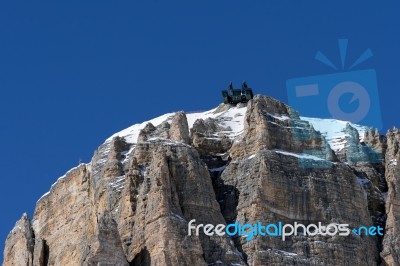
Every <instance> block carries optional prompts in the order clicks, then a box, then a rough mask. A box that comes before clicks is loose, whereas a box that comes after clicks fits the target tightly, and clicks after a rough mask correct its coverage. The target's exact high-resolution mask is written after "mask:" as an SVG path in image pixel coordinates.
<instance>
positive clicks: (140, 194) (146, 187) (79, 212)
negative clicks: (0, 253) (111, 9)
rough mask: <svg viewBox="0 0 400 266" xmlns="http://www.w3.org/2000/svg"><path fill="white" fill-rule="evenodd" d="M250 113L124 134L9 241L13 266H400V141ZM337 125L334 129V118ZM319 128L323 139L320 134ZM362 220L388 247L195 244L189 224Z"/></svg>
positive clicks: (219, 111)
mask: <svg viewBox="0 0 400 266" xmlns="http://www.w3.org/2000/svg"><path fill="white" fill-rule="evenodd" d="M321 123H322V125H323V124H324V123H325V124H326V123H327V120H321V119H312V118H302V117H300V116H299V114H298V113H297V112H296V111H295V110H293V109H291V108H290V107H289V106H287V105H285V104H283V103H282V102H279V101H277V100H275V99H273V98H270V97H267V96H262V95H258V96H256V97H255V98H254V99H253V100H251V101H250V102H249V103H248V104H247V105H242V104H239V105H238V106H236V107H233V106H230V105H225V104H222V105H220V106H219V107H217V108H215V109H212V110H210V111H206V112H202V113H188V114H185V113H184V112H177V113H170V114H166V115H163V116H161V117H158V118H155V119H153V120H150V121H148V122H144V123H142V124H137V125H134V126H132V127H130V128H128V129H126V130H123V131H121V132H119V133H116V134H115V135H113V136H112V137H110V138H109V139H107V140H106V142H105V143H103V144H102V145H101V146H100V147H99V148H98V150H97V151H96V152H95V154H94V156H93V159H92V161H91V162H90V163H88V164H81V165H79V166H78V167H76V168H74V169H72V170H71V171H69V172H68V173H67V174H66V175H65V176H63V177H61V178H60V179H58V181H57V182H56V183H55V184H54V185H53V186H52V188H51V190H50V192H49V193H47V194H45V195H44V196H43V197H42V198H41V199H39V201H38V202H37V204H36V209H35V213H34V217H33V219H32V221H30V220H29V219H28V217H27V216H26V215H24V216H23V217H22V218H21V220H20V221H18V222H17V224H16V226H15V228H14V229H13V230H12V232H11V233H10V234H9V236H8V238H7V241H6V247H5V250H4V262H3V265H379V264H381V263H382V264H384V263H386V264H388V265H397V264H396V263H397V262H398V261H399V258H400V251H399V248H398V247H399V238H398V234H397V232H398V230H399V229H400V228H399V218H400V213H399V210H398V209H397V207H396V206H398V205H399V203H398V202H397V201H399V197H398V196H397V195H398V193H397V192H396V191H397V187H399V185H398V182H399V178H400V177H399V168H398V166H397V160H398V157H399V156H400V155H399V154H400V153H399V140H400V135H399V132H398V130H393V131H389V132H388V134H387V137H384V136H381V135H379V133H378V132H376V131H374V130H370V129H367V128H364V127H360V126H357V125H352V124H346V123H343V122H341V121H330V123H331V125H332V123H337V125H339V124H340V125H342V126H341V127H339V129H337V128H335V130H336V131H338V132H336V133H338V134H336V135H332V134H331V135H330V133H332V132H326V131H324V130H322V129H321V128H324V126H321ZM328 123H329V121H328ZM316 129H319V130H320V131H321V132H320V131H317V130H316ZM191 219H196V222H197V223H211V224H219V223H225V224H226V223H230V222H233V221H239V222H240V223H242V224H244V223H255V222H257V221H261V222H263V223H269V222H277V221H282V222H284V223H293V222H294V221H298V222H303V223H305V224H309V223H314V222H318V221H320V222H322V223H330V222H337V223H339V222H340V223H349V224H350V225H351V226H354V227H355V226H360V225H366V226H368V225H381V226H386V234H385V237H384V238H383V239H382V238H378V237H359V236H356V235H354V234H353V235H350V236H348V237H322V236H314V237H311V236H308V237H306V236H293V237H289V239H288V240H287V241H284V242H283V241H281V240H280V239H278V238H272V237H261V236H256V237H255V238H254V239H253V240H251V241H246V240H245V239H244V238H240V237H239V238H230V237H228V236H223V237H220V236H216V235H214V236H211V237H209V236H206V235H204V234H200V236H193V235H192V236H188V232H187V230H188V229H187V224H188V222H189V221H190V220H191Z"/></svg>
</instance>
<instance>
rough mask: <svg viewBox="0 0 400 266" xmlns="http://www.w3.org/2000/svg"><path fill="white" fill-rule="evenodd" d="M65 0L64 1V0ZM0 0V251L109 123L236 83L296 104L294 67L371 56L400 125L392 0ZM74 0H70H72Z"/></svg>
mask: <svg viewBox="0 0 400 266" xmlns="http://www.w3.org/2000/svg"><path fill="white" fill-rule="evenodd" d="M55 2H57V3H55ZM63 2H65V3H61V1H46V2H41V3H38V2H37V1H34V2H33V1H30V2H28V3H22V2H19V1H1V2H0V147H1V154H2V155H1V160H0V168H1V179H2V180H1V186H0V187H1V193H0V197H1V199H0V211H1V216H2V219H1V224H0V225H1V226H0V241H1V245H0V249H1V250H3V242H4V240H5V238H6V235H7V234H8V232H9V231H10V230H11V229H12V227H13V225H14V223H15V222H16V220H17V219H19V218H20V216H21V215H22V213H23V212H28V214H29V215H30V217H32V213H33V210H34V207H35V203H36V200H37V199H38V198H39V197H40V196H41V195H42V194H44V193H45V192H47V191H48V190H49V188H50V186H51V184H52V183H54V182H55V180H56V179H57V178H58V177H59V176H62V175H63V174H64V173H65V172H66V171H67V170H68V169H70V168H71V167H74V166H76V165H77V163H78V162H79V160H80V159H81V160H82V161H83V162H89V161H90V159H91V156H92V155H93V151H94V150H95V149H96V148H97V147H98V146H99V145H100V144H101V143H102V142H103V141H104V140H105V139H106V138H107V137H109V136H110V135H111V134H112V133H114V132H116V131H119V130H120V129H123V128H125V127H128V126H129V125H131V124H134V123H137V122H141V121H143V120H146V119H149V118H152V117H155V116H157V115H160V114H163V113H166V112H171V111H176V110H186V111H193V110H206V109H210V108H212V107H214V106H216V105H217V104H219V103H220V101H221V97H220V90H221V89H222V88H224V87H225V86H226V85H227V84H228V82H229V81H233V82H234V83H236V84H237V85H239V83H240V82H241V81H242V80H246V81H247V82H248V84H249V85H250V86H251V87H253V89H254V90H255V92H256V93H262V94H268V95H271V96H273V97H276V98H278V99H280V100H283V101H286V100H287V98H286V97H287V96H286V88H285V82H286V80H287V79H289V78H294V77H302V76H310V75H318V74H327V73H335V71H334V70H332V69H330V68H328V67H326V66H324V65H322V64H321V63H319V62H317V61H316V60H314V55H315V52H316V51H317V50H321V51H323V52H324V53H325V54H326V55H327V56H329V58H331V59H332V60H333V61H334V62H335V63H338V62H339V58H340V57H339V53H338V48H337V39H338V38H348V39H349V48H348V60H349V61H354V60H355V59H356V58H357V57H358V56H359V55H360V54H361V53H362V52H363V51H364V50H365V49H366V48H371V50H372V51H373V53H374V57H372V58H371V59H370V60H368V61H367V62H365V63H363V64H362V65H360V68H361V69H364V68H374V69H375V70H376V72H377V76H378V87H379V93H380V98H381V105H382V115H383V123H384V128H385V130H384V131H386V129H387V128H391V127H393V126H394V125H396V126H397V127H398V126H400V116H399V112H398V106H399V102H400V98H399V95H400V93H399V88H400V81H399V73H400V67H399V63H400V51H399V47H400V27H399V25H400V16H399V12H400V8H399V5H398V4H395V1H384V2H378V1H357V2H355V1H353V2H352V3H350V1H290V2H289V1H278V0H276V1H272V0H270V1H257V2H256V1H232V0H229V1H215V0H212V1H144V0H141V1H63ZM67 2H68V3H67Z"/></svg>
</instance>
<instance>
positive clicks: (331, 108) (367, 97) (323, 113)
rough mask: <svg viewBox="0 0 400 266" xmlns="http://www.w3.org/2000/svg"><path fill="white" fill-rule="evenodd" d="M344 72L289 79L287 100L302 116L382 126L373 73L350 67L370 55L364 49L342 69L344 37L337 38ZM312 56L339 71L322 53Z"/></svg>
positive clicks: (344, 48) (369, 70)
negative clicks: (346, 68) (354, 69)
mask: <svg viewBox="0 0 400 266" xmlns="http://www.w3.org/2000/svg"><path fill="white" fill-rule="evenodd" d="M338 42H339V50H340V59H341V68H342V71H343V72H338V73H334V74H326V75H318V76H309V77H302V78H294V79H289V80H287V82H286V88H287V95H288V102H289V105H291V106H292V107H293V108H294V109H296V110H298V111H299V112H300V114H301V115H302V116H307V117H319V118H334V119H338V120H344V121H350V122H352V123H357V124H362V125H367V126H371V127H374V128H377V129H381V128H382V119H381V112H380V107H379V95H378V86H377V81H376V72H375V70H373V69H366V70H357V71H353V70H352V69H353V68H354V67H356V66H357V65H359V64H361V63H362V62H364V61H365V60H367V59H369V58H370V57H371V56H372V52H371V50H370V49H367V50H366V51H365V52H364V53H363V54H361V56H360V57H359V58H358V59H357V60H356V61H355V62H354V63H353V64H352V65H350V67H349V68H348V71H344V70H345V61H346V52H347V44H348V40H347V39H340V40H339V41H338ZM315 59H317V60H318V61H320V62H322V63H324V64H325V65H327V66H329V67H331V68H333V69H335V70H338V67H337V66H336V65H335V64H333V63H332V61H331V60H329V59H328V58H327V57H326V56H325V55H324V54H323V53H322V52H320V51H318V52H317V54H316V56H315Z"/></svg>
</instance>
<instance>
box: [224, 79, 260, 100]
mask: <svg viewBox="0 0 400 266" xmlns="http://www.w3.org/2000/svg"><path fill="white" fill-rule="evenodd" d="M222 97H224V103H230V104H238V103H247V102H248V101H250V100H251V99H253V90H252V89H251V88H249V87H248V86H247V83H246V82H245V81H244V82H243V84H242V88H241V89H234V88H233V85H232V82H231V83H230V84H229V86H228V89H227V90H223V91H222Z"/></svg>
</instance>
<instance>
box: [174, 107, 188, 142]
mask: <svg viewBox="0 0 400 266" xmlns="http://www.w3.org/2000/svg"><path fill="white" fill-rule="evenodd" d="M169 135H170V139H171V140H174V141H178V142H182V143H185V144H189V142H190V138H189V126H188V121H187V118H186V115H185V113H184V112H177V113H176V114H175V115H174V117H173V118H172V122H171V128H170V130H169Z"/></svg>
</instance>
